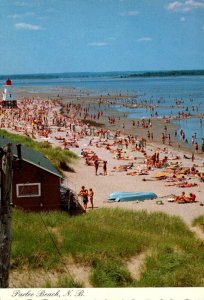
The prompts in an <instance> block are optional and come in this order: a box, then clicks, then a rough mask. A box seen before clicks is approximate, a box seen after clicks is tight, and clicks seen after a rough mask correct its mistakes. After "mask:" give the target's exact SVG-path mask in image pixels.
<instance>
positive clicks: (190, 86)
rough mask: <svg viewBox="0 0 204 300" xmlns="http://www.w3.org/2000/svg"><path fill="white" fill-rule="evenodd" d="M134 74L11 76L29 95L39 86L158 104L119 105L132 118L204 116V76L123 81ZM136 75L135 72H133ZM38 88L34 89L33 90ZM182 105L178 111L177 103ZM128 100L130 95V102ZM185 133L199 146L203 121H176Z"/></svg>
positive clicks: (1, 78) (42, 88) (203, 131)
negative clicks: (115, 95) (142, 105)
mask: <svg viewBox="0 0 204 300" xmlns="http://www.w3.org/2000/svg"><path fill="white" fill-rule="evenodd" d="M130 73H131V72H122V73H121V72H109V73H66V74H65V73H64V74H44V75H15V76H13V77H12V76H11V79H12V80H13V83H14V86H16V87H27V88H30V92H33V90H36V87H39V89H40V90H44V91H49V89H52V88H53V86H59V87H61V86H66V87H74V88H77V89H86V90H89V91H91V94H93V95H99V96H100V95H104V94H108V93H126V94H129V95H134V96H135V101H137V103H143V104H152V105H158V106H159V107H156V108H155V110H154V112H152V111H150V110H149V109H146V108H140V109H130V108H124V107H123V106H121V105H116V106H115V109H116V110H120V111H124V112H126V113H127V115H128V117H129V118H143V117H150V116H151V115H154V116H155V114H156V115H158V117H160V118H161V117H163V116H174V115H177V114H178V113H179V112H190V113H192V114H196V113H204V76H177V77H136V78H121V76H126V75H129V74H130ZM134 73H136V72H134ZM4 79H5V78H4V76H0V85H1V86H3V83H4ZM34 88H35V89H34ZM178 100H179V101H180V106H179V107H177V108H175V104H176V101H178ZM128 101H129V99H128V96H127V102H128ZM176 122H177V123H178V125H179V126H180V127H181V128H182V129H183V130H184V131H185V133H186V137H187V139H188V140H189V141H191V137H192V135H194V134H195V132H196V136H197V141H198V143H199V144H200V143H201V140H202V138H204V119H203V120H202V122H201V120H200V118H192V119H185V120H181V121H176Z"/></svg>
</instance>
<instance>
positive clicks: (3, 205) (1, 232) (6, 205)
mask: <svg viewBox="0 0 204 300" xmlns="http://www.w3.org/2000/svg"><path fill="white" fill-rule="evenodd" d="M12 162H13V154H12V151H11V144H8V145H6V146H4V148H3V157H2V168H1V195H0V196H1V198H0V200H1V201H0V288H7V287H9V267H10V251H11V205H10V204H11V202H12V177H13V172H12Z"/></svg>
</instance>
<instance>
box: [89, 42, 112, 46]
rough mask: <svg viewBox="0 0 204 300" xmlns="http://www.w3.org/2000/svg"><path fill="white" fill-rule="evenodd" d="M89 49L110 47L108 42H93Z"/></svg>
mask: <svg viewBox="0 0 204 300" xmlns="http://www.w3.org/2000/svg"><path fill="white" fill-rule="evenodd" d="M88 46H89V47H105V46H108V43H106V42H92V43H88Z"/></svg>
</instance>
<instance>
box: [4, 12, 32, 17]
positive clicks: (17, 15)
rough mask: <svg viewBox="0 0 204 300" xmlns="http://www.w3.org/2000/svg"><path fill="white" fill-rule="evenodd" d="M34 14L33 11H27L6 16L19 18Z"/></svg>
mask: <svg viewBox="0 0 204 300" xmlns="http://www.w3.org/2000/svg"><path fill="white" fill-rule="evenodd" d="M32 16H35V13H34V12H27V13H25V14H13V15H9V16H8V18H12V19H21V18H24V17H32Z"/></svg>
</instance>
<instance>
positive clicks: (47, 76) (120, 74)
mask: <svg viewBox="0 0 204 300" xmlns="http://www.w3.org/2000/svg"><path fill="white" fill-rule="evenodd" d="M193 75H196V76H199V75H204V70H183V71H182V70H181V71H117V72H68V73H44V74H43V73H41V74H13V75H0V80H5V79H7V78H8V77H9V78H11V79H12V80H27V79H28V80H39V79H40V80H56V79H57V80H63V79H71V78H135V77H167V76H193Z"/></svg>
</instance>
